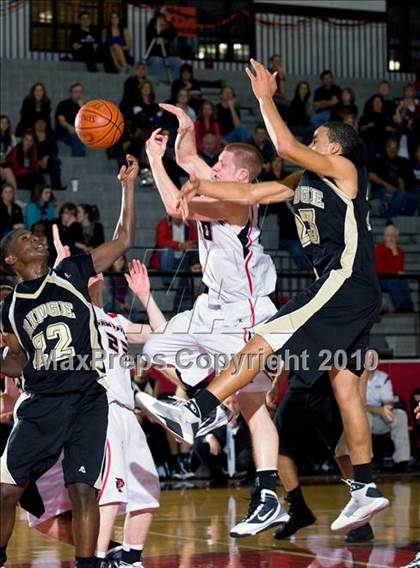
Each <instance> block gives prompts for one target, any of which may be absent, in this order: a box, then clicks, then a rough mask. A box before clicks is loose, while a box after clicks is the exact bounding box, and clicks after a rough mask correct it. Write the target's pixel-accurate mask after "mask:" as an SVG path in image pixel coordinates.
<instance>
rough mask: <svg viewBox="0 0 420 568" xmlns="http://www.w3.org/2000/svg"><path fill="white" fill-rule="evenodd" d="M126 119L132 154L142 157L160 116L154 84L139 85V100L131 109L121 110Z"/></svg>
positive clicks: (144, 83) (147, 81)
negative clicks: (141, 154)
mask: <svg viewBox="0 0 420 568" xmlns="http://www.w3.org/2000/svg"><path fill="white" fill-rule="evenodd" d="M121 111H122V112H123V114H124V117H125V119H126V127H127V129H128V131H129V134H130V139H131V146H130V152H131V153H132V154H133V153H134V154H135V155H137V156H138V155H140V153H141V151H142V149H143V147H144V143H145V141H146V140H147V138H148V137H149V136H150V134H151V132H152V130H153V129H154V128H155V127H156V120H157V116H158V114H160V112H161V111H160V108H159V105H158V104H157V103H156V102H155V92H154V89H153V83H152V82H151V81H149V80H146V81H143V82H142V83H141V84H140V85H139V89H138V95H137V99H136V100H134V101H133V106H132V107H131V108H121Z"/></svg>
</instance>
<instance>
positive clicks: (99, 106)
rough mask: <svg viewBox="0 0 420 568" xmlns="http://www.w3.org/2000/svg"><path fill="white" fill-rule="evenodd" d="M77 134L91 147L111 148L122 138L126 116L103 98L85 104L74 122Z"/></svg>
mask: <svg viewBox="0 0 420 568" xmlns="http://www.w3.org/2000/svg"><path fill="white" fill-rule="evenodd" d="M74 126H75V129H76V132H77V136H78V137H79V138H80V140H81V141H82V142H83V143H84V144H86V146H89V147H90V148H102V149H105V148H110V147H111V146H113V145H114V144H115V143H116V142H118V140H119V139H120V138H121V136H122V133H123V131H124V118H123V115H122V114H121V112H120V109H119V108H118V107H117V106H115V105H114V103H111V101H105V100H102V99H94V100H93V101H89V102H87V103H86V104H84V105H83V106H82V107H81V108H80V110H79V112H78V113H77V116H76V121H75V123H74Z"/></svg>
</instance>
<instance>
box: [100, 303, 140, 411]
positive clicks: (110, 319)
mask: <svg viewBox="0 0 420 568" xmlns="http://www.w3.org/2000/svg"><path fill="white" fill-rule="evenodd" d="M94 308H95V315H96V320H97V322H98V328H99V332H100V334H101V343H102V348H103V349H104V352H105V353H104V354H105V369H106V377H107V384H108V386H109V388H108V392H107V394H108V400H109V402H112V401H114V400H115V401H117V402H118V403H120V404H123V405H124V406H126V407H127V408H130V409H131V410H133V409H134V393H133V389H132V388H131V376H130V369H127V368H125V366H124V365H122V364H121V363H122V362H123V361H124V359H125V355H126V354H127V352H128V342H127V327H128V324H129V323H130V322H129V321H128V319H126V318H125V317H124V316H122V315H121V314H112V313H109V314H107V313H105V312H104V310H102V309H101V308H98V307H96V306H94Z"/></svg>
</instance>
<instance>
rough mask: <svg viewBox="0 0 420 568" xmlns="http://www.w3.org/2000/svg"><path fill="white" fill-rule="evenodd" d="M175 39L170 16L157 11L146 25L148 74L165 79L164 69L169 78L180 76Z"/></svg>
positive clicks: (164, 12) (175, 33)
mask: <svg viewBox="0 0 420 568" xmlns="http://www.w3.org/2000/svg"><path fill="white" fill-rule="evenodd" d="M176 38H177V31H176V27H175V26H174V24H173V22H172V21H171V19H170V16H169V15H168V14H167V13H166V11H164V9H162V10H157V11H156V12H155V15H154V16H153V18H152V19H151V20H150V22H149V23H148V24H147V28H146V42H147V49H148V51H150V53H147V57H148V59H147V66H148V67H149V70H150V74H151V75H153V76H154V77H156V78H157V79H159V80H165V79H166V77H165V76H164V75H165V68H166V69H167V70H168V75H169V76H170V75H172V76H174V77H179V75H180V68H181V65H182V61H181V59H180V58H179V57H178V52H177V43H176ZM154 40H156V41H154ZM160 40H162V42H161V41H160ZM152 44H153V45H152ZM162 44H163V49H162ZM171 78H172V77H171Z"/></svg>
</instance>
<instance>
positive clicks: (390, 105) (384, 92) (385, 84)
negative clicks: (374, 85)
mask: <svg viewBox="0 0 420 568" xmlns="http://www.w3.org/2000/svg"><path fill="white" fill-rule="evenodd" d="M390 92H391V89H390V85H389V81H381V82H380V83H379V87H378V94H379V95H381V97H382V99H383V101H384V111H385V114H386V115H387V116H388V117H389V118H392V117H393V116H394V114H395V107H396V105H395V102H394V101H393V100H392V99H391V98H390V96H389V95H390Z"/></svg>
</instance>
